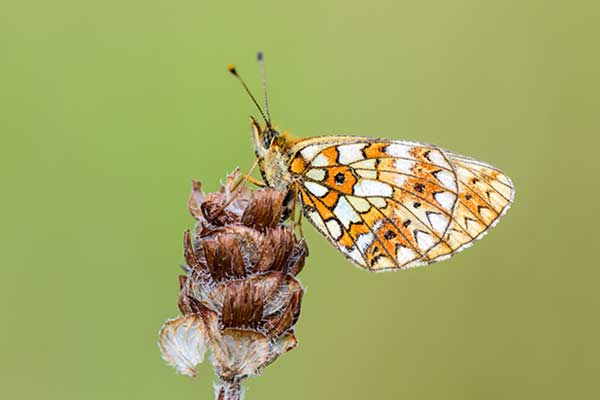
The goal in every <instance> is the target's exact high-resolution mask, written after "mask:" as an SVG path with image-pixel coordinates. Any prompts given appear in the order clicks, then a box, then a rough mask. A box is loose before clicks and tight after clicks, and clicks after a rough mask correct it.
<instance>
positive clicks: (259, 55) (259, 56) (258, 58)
mask: <svg viewBox="0 0 600 400" xmlns="http://www.w3.org/2000/svg"><path fill="white" fill-rule="evenodd" d="M256 59H257V60H258V61H262V60H263V52H262V51H259V52H258V53H257V54H256Z"/></svg>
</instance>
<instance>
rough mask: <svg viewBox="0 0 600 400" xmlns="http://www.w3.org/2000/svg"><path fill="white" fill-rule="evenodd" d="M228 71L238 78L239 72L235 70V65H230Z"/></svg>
mask: <svg viewBox="0 0 600 400" xmlns="http://www.w3.org/2000/svg"><path fill="white" fill-rule="evenodd" d="M227 71H229V72H230V73H232V74H233V75H235V76H237V71H236V70H235V65H233V64H229V65H228V66H227Z"/></svg>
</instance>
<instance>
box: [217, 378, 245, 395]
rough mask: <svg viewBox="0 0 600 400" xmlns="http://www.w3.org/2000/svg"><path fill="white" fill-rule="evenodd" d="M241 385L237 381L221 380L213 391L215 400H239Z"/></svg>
mask: <svg viewBox="0 0 600 400" xmlns="http://www.w3.org/2000/svg"><path fill="white" fill-rule="evenodd" d="M242 392H243V390H242V385H241V384H240V382H239V381H226V380H222V381H221V382H219V383H218V384H217V390H216V391H215V398H216V400H241V398H242Z"/></svg>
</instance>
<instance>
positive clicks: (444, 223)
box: [289, 136, 513, 271]
mask: <svg viewBox="0 0 600 400" xmlns="http://www.w3.org/2000/svg"><path fill="white" fill-rule="evenodd" d="M292 153H293V156H292V158H291V161H290V165H289V170H290V173H291V174H292V177H293V178H294V180H295V181H296V182H297V184H298V187H299V191H300V197H301V200H302V204H303V207H304V214H305V215H306V217H307V218H308V219H309V220H310V221H311V222H312V224H313V225H314V226H315V227H316V228H317V229H318V230H319V231H320V232H321V233H322V234H323V235H325V236H326V237H327V238H328V239H329V240H330V241H331V242H332V243H333V244H334V245H335V246H336V247H337V248H338V249H339V250H340V251H341V252H342V253H344V254H345V255H346V256H347V257H348V258H349V259H351V260H352V261H353V262H355V263H356V264H358V265H360V266H361V267H363V268H366V269H369V270H375V271H384V270H390V269H404V268H409V267H413V266H417V265H422V264H427V263H430V262H434V261H439V260H441V259H443V258H445V257H448V256H450V255H452V254H453V253H455V252H457V251H459V250H461V249H462V248H464V247H466V246H467V245H469V244H470V243H471V242H472V241H473V240H476V239H477V238H479V237H481V236H482V234H483V233H485V231H487V229H489V227H491V226H493V224H494V223H495V222H496V221H497V220H498V218H499V217H500V216H501V215H502V214H503V213H504V211H505V210H506V208H507V207H508V205H509V204H510V201H511V199H512V193H513V190H512V185H511V183H510V180H509V179H508V178H507V177H506V176H505V175H504V174H502V173H501V172H499V171H498V170H496V169H495V168H493V167H491V166H488V165H486V164H483V163H480V162H479V161H476V160H472V159H469V158H466V157H463V156H459V155H456V154H453V153H449V152H447V151H445V150H442V149H440V148H438V147H436V146H432V145H426V144H421V143H413V142H403V141H393V140H381V139H372V138H360V137H340V136H335V137H322V138H314V139H308V140H303V141H301V142H299V143H298V144H296V146H295V147H294V148H293V149H292ZM473 179H476V181H473ZM473 182H475V183H473Z"/></svg>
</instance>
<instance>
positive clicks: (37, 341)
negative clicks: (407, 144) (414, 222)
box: [0, 0, 600, 400]
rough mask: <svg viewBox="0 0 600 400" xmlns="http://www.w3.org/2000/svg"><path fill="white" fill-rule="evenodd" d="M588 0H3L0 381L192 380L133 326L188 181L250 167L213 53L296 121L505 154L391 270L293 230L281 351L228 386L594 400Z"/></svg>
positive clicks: (203, 381)
mask: <svg viewBox="0 0 600 400" xmlns="http://www.w3.org/2000/svg"><path fill="white" fill-rule="evenodd" d="M595 4H597V3H595V2H587V1H572V2H557V1H555V2H549V1H485V2H484V1H476V0H462V1H452V2H449V1H433V0H426V1H420V2H406V1H389V2H369V3H363V2H348V1H331V2H322V1H304V2H294V3H292V2H281V1H270V0H263V1H260V2H256V4H252V2H243V3H235V2H221V4H220V5H216V2H202V1H153V0H150V1H132V0H126V1H114V0H107V1H85V2H82V1H72V0H71V1H69V0H58V1H52V2H44V1H19V2H16V1H12V2H11V1H6V2H3V4H2V7H1V8H2V11H1V12H0V52H1V53H0V57H1V59H0V76H1V82H2V84H1V88H0V132H1V134H2V145H1V157H0V166H1V168H0V171H1V175H0V177H1V179H2V195H1V196H0V210H1V211H0V212H1V213H2V214H1V221H2V229H1V231H0V235H1V236H2V237H1V241H0V243H2V251H1V253H0V254H1V259H0V261H1V264H0V268H1V273H2V276H1V278H0V311H1V315H2V328H1V330H0V340H1V343H2V345H1V348H2V350H1V355H0V357H1V360H2V362H1V363H0V393H1V394H0V397H2V398H5V399H61V400H68V399H144V400H150V399H175V398H176V399H181V400H185V399H209V398H211V397H212V387H211V384H212V382H214V377H213V375H212V372H211V370H210V369H209V368H208V367H207V366H203V367H201V369H200V374H199V377H198V378H197V379H195V380H194V379H190V378H187V377H183V376H178V375H176V374H175V371H174V370H173V369H172V368H170V367H167V366H166V365H165V363H164V362H163V361H162V360H161V358H160V355H159V352H158V349H157V346H156V341H157V331H158V329H159V327H160V326H161V324H162V322H163V321H164V320H165V319H166V318H169V317H174V316H176V315H177V314H178V311H177V309H176V306H175V301H176V295H177V291H178V287H177V275H178V274H179V268H178V264H179V263H181V262H182V249H181V239H182V232H183V230H184V229H186V228H188V227H191V226H192V225H193V220H192V218H191V217H190V216H189V214H188V212H187V210H186V199H187V196H188V192H189V189H190V181H191V179H192V178H200V179H202V180H203V181H204V182H205V187H206V188H207V189H209V190H213V189H216V188H217V187H218V183H219V181H220V180H222V179H223V177H224V176H225V174H226V173H227V172H228V171H231V170H232V169H233V168H234V167H236V166H240V167H242V168H247V167H249V166H250V164H251V163H252V161H253V151H252V149H251V141H250V135H249V127H248V115H249V114H251V113H252V114H256V111H255V110H254V109H253V106H252V104H251V103H250V102H249V100H248V99H247V98H246V97H245V95H244V94H243V92H242V91H241V89H240V87H239V84H238V83H237V82H236V81H235V80H234V79H233V78H231V77H230V76H228V74H227V72H226V65H227V64H228V63H231V62H233V63H236V65H237V67H238V71H239V72H240V73H241V74H242V75H243V76H244V77H245V78H246V80H247V81H248V83H249V85H250V86H251V87H252V88H253V89H254V90H255V91H256V92H257V93H258V94H259V95H260V79H259V75H258V67H257V65H256V62H255V54H256V51H257V50H258V49H262V50H264V51H265V58H266V61H267V72H268V75H269V83H270V100H271V106H272V107H271V108H272V110H271V111H272V115H273V117H274V119H275V121H276V123H277V124H278V125H279V126H280V127H282V128H284V129H288V130H290V131H291V132H292V133H294V134H296V135H298V136H304V137H307V136H311V135H317V134H326V133H348V134H361V135H371V136H381V137H389V138H399V139H407V140H418V141H424V142H432V143H436V144H439V145H441V146H443V147H446V148H449V149H452V150H455V151H458V152H461V153H464V154H468V155H471V156H474V157H476V158H480V159H482V160H485V161H488V162H490V163H492V164H495V165H497V166H499V167H500V168H502V169H504V170H505V171H506V172H507V173H508V174H509V175H510V176H511V177H512V178H513V180H514V182H515V185H516V187H517V196H516V203H515V205H514V207H513V209H511V210H510V211H509V213H508V214H507V215H506V217H505V218H504V220H503V221H502V222H501V223H500V224H499V225H498V226H497V227H496V228H495V229H494V230H493V231H492V232H491V234H490V235H489V236H487V237H486V238H485V239H484V240H483V241H481V242H479V243H477V245H476V246H475V247H473V248H471V249H469V250H468V251H466V252H464V253H461V254H460V255H458V256H456V257H454V258H453V259H451V260H448V261H446V262H443V263H441V264H437V265H435V266H432V267H430V268H424V269H415V270H410V271H406V272H402V273H387V274H369V273H367V272H364V271H361V270H359V269H357V268H354V267H352V266H351V265H349V263H348V262H347V261H346V260H345V259H344V257H343V256H341V255H340V254H338V253H337V252H336V251H335V250H334V249H333V248H332V247H331V246H330V245H329V244H328V243H327V242H326V241H325V240H324V239H323V238H321V237H319V236H318V234H317V233H316V232H315V230H314V229H312V228H308V229H306V230H307V231H308V232H307V236H308V241H309V244H310V248H311V256H310V257H309V259H308V264H307V267H306V269H305V271H304V272H303V273H302V274H301V280H302V282H303V283H304V285H305V286H306V287H307V288H308V291H307V293H306V295H305V299H304V305H303V312H302V316H301V319H300V321H299V323H298V326H297V333H298V337H299V339H300V346H299V347H298V348H297V349H296V350H295V351H293V352H291V353H289V354H287V355H286V356H284V357H282V358H281V359H279V360H278V361H277V362H276V363H275V364H274V365H273V366H271V367H269V368H267V370H266V371H265V373H264V374H263V375H262V376H261V377H259V378H253V379H251V380H249V382H248V385H247V387H248V392H247V396H246V398H247V399H248V400H253V399H263V400H265V399H307V398H310V399H364V398H377V399H397V398H406V399H538V398H539V399H565V398H577V399H595V398H598V396H600V383H599V382H598V374H599V368H598V367H599V356H600V351H599V350H600V345H599V341H598V335H599V333H600V321H599V320H598V308H599V306H600V296H599V294H598V290H599V284H600V270H599V268H598V267H599V265H598V261H597V260H595V258H596V254H595V250H594V249H595V246H597V238H598V234H597V227H598V224H599V222H600V219H599V216H598V214H599V211H600V206H599V203H598V196H599V195H600V187H599V186H600V182H599V179H598V174H599V172H600V170H599V168H598V161H597V154H598V152H597V148H598V145H599V144H600V138H599V129H598V128H599V127H600V121H599V112H598V111H599V106H600V102H599V97H598V93H599V91H600V85H599V78H598V71H599V70H600V69H599V68H600V62H599V58H600V56H599V50H600V46H599V41H598V39H599V37H600V29H599V28H598V21H599V18H600V7H599V6H597V5H595Z"/></svg>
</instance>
